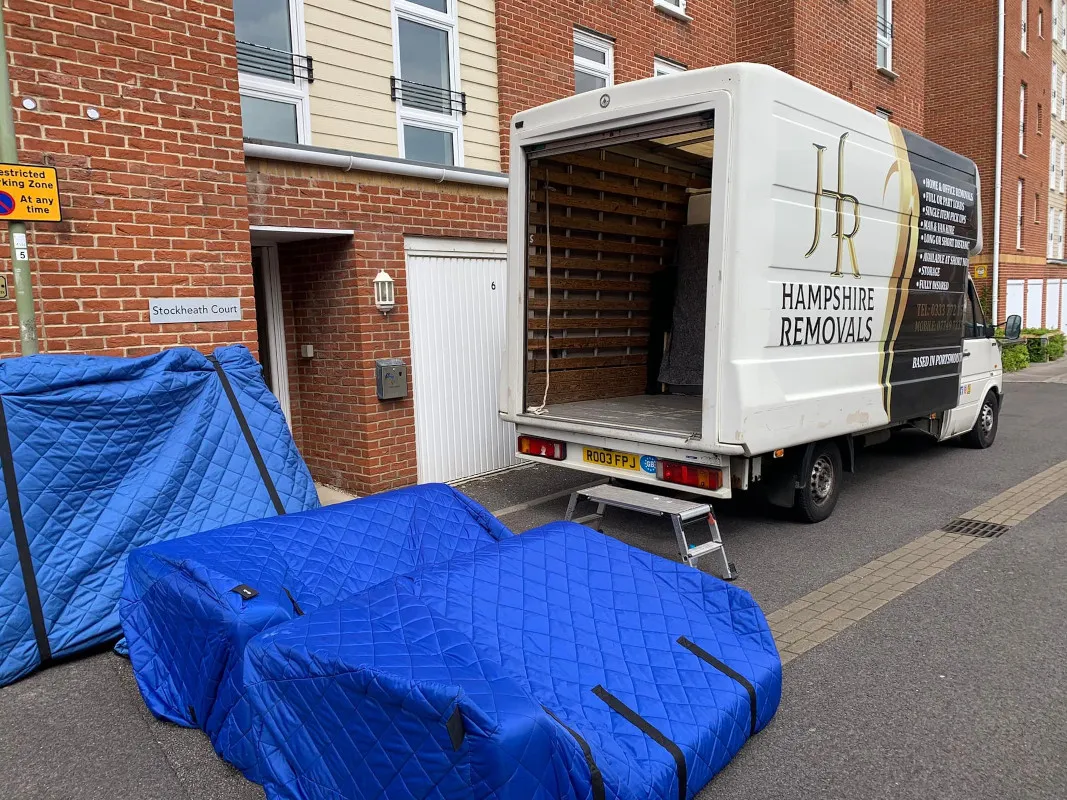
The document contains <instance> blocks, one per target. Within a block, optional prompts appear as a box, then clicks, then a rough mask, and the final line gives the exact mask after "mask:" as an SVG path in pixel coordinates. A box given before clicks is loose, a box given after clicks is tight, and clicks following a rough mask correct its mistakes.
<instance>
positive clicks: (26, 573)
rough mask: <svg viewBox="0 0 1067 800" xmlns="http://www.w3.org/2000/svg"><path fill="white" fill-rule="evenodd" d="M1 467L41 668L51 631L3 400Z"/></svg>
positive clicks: (0, 412) (0, 400)
mask: <svg viewBox="0 0 1067 800" xmlns="http://www.w3.org/2000/svg"><path fill="white" fill-rule="evenodd" d="M0 467H2V468H3V470H4V488H5V489H6V490H7V509H8V511H9V512H11V528H12V530H13V531H14V533H15V548H16V549H17V550H18V553H19V566H20V567H22V583H23V584H24V585H25V587H26V603H27V605H29V607H30V622H31V623H32V624H33V636H34V638H35V639H36V640H37V653H38V655H40V657H41V666H42V667H43V666H45V665H47V664H48V662H49V661H51V660H52V648H51V647H50V646H49V644H48V631H47V629H46V628H45V626H44V610H43V609H42V608H41V595H40V593H39V592H38V590H37V575H36V574H35V573H34V571H33V556H32V555H31V553H30V540H29V537H27V535H26V521H25V520H24V519H23V518H22V501H21V500H20V499H19V485H18V479H17V478H16V476H15V458H14V456H13V455H12V454H11V437H10V436H9V435H8V430H7V415H6V414H5V413H4V400H3V398H2V397H0Z"/></svg>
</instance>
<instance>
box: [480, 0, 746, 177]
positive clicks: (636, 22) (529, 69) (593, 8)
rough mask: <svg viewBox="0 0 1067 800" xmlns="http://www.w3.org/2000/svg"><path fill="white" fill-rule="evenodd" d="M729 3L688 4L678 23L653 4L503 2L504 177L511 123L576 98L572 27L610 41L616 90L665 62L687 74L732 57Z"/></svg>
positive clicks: (499, 8)
mask: <svg viewBox="0 0 1067 800" xmlns="http://www.w3.org/2000/svg"><path fill="white" fill-rule="evenodd" d="M733 3H734V0H691V2H690V3H689V4H688V9H687V12H688V13H689V14H690V15H691V16H692V17H693V21H692V22H683V21H679V20H676V19H674V18H672V17H669V16H667V15H666V14H663V13H661V12H659V11H656V10H654V9H653V8H652V2H651V0H626V2H621V1H619V0H612V1H611V2H609V1H608V0H592V1H591V0H504V1H503V2H498V3H497V5H496V14H497V32H496V35H497V57H498V59H499V63H498V66H497V69H498V81H499V87H500V129H501V137H500V145H501V152H502V160H503V168H504V170H505V171H506V170H507V160H508V147H509V146H510V145H509V141H510V140H509V138H508V134H509V129H510V125H511V118H512V116H514V115H515V114H516V113H518V112H519V111H523V110H525V109H528V108H533V107H534V106H539V105H541V104H543V103H547V102H549V101H551V100H558V99H559V98H561V97H568V96H570V95H572V94H574V26H575V25H582V26H584V27H586V28H590V29H592V30H594V31H596V32H598V33H600V34H602V35H605V36H613V37H615V40H616V41H615V83H625V82H627V81H634V80H638V79H640V78H649V77H651V76H652V61H653V59H654V58H655V57H656V56H665V57H667V58H670V59H673V60H674V61H680V62H681V63H683V64H685V65H686V66H687V67H689V68H690V69H695V68H698V67H708V66H712V65H714V64H723V63H728V62H729V61H731V60H733V54H734V14H733Z"/></svg>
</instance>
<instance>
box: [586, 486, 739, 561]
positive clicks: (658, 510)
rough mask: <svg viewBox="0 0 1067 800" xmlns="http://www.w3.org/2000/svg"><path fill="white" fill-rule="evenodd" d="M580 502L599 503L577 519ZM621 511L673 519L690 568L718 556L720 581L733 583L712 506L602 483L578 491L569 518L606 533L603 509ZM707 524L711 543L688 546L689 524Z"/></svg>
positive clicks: (678, 539) (679, 545) (683, 557)
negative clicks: (711, 556) (575, 513)
mask: <svg viewBox="0 0 1067 800" xmlns="http://www.w3.org/2000/svg"><path fill="white" fill-rule="evenodd" d="M580 500H589V501H591V502H593V503H596V504H597V509H596V513H594V514H588V515H586V516H584V517H579V518H578V519H575V518H574V511H575V508H576V507H577V505H578V502H579V501H580ZM608 506H611V507H612V508H622V509H625V510H627V511H636V512H638V513H640V514H648V515H650V516H653V517H670V518H671V524H672V525H673V526H674V537H675V539H677V541H678V554H679V555H680V556H681V558H682V561H683V562H684V563H686V564H688V565H689V566H691V567H696V566H697V559H699V558H700V557H701V556H706V555H711V554H712V553H717V554H718V557H719V559H720V560H721V568H722V570H721V574H720V575H719V577H720V578H722V579H723V580H727V581H732V580H733V579H734V578H736V577H737V572H736V570H735V569H734V565H733V564H731V563H730V562H729V561H728V560H727V558H726V550H725V549H724V548H723V543H722V536H721V535H720V534H719V523H718V520H716V519H715V513H714V512H713V511H712V509H711V504H710V503H696V502H693V501H691V500H680V499H678V498H677V497H665V496H663V495H658V494H651V493H649V492H642V491H638V490H637V489H627V488H625V487H623V486H613V485H611V484H607V483H605V484H600V485H598V486H590V487H588V488H585V489H578V490H576V491H575V492H573V493H572V494H571V499H570V502H569V503H568V504H567V517H566V519H567V520H568V521H570V522H580V523H593V524H592V527H594V528H596V529H597V530H598V531H601V532H603V531H602V530H601V529H602V526H603V521H604V509H605V508H607V507H608ZM701 521H704V522H706V523H707V526H708V528H709V529H710V530H711V541H710V542H706V543H704V544H689V542H688V541H687V540H686V538H685V529H686V527H687V526H689V525H693V524H699V523H700V522H701Z"/></svg>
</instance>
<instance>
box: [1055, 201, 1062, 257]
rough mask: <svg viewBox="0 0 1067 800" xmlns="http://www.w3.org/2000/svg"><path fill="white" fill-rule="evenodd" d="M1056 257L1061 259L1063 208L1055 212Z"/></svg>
mask: <svg viewBox="0 0 1067 800" xmlns="http://www.w3.org/2000/svg"><path fill="white" fill-rule="evenodd" d="M1056 258H1059V259H1061V260H1062V259H1063V209H1062V208H1061V209H1060V210H1059V211H1057V212H1056Z"/></svg>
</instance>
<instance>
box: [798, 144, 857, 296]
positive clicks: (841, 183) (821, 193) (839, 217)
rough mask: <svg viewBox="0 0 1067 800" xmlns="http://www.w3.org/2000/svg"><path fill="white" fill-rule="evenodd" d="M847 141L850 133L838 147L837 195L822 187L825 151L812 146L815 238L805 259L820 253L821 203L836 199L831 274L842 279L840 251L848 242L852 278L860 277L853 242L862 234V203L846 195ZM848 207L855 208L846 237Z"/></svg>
mask: <svg viewBox="0 0 1067 800" xmlns="http://www.w3.org/2000/svg"><path fill="white" fill-rule="evenodd" d="M846 139H848V133H847V132H846V133H843V134H841V139H840V141H839V142H838V145H837V191H834V190H832V189H826V188H824V187H823V169H822V167H823V153H824V152H826V147H825V146H824V145H821V144H815V143H812V147H814V148H815V150H816V153H817V155H816V169H817V174H816V178H815V238H814V239H813V240H812V242H811V249H809V250H808V252H806V253H805V254H804V258H809V257H810V256H811V255H812V254H813V253H814V252H815V251H816V250H818V249H819V237H820V235H821V234H822V200H823V198H824V197H832V198H833V199H834V217H835V220H836V226H835V228H834V237H835V238H836V239H837V263H836V266H835V268H834V271H833V272H831V273H830V275H831V276H832V277H835V278H839V277H841V248H842V246H843V245H844V244H845V242H848V257H849V260H850V261H851V262H852V275H853V276H854V277H856V278H858V277H860V268H859V263H858V262H857V260H856V245H855V244H853V242H852V239H853V238H854V237H855V236H856V234H857V233H859V231H860V201H859V200H858V199H857V198H856V196H855V195H852V194H847V193H846V192H845V140H846ZM845 203H851V205H852V218H853V224H852V231H851V233H845V230H844V229H845V210H844V206H845Z"/></svg>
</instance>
